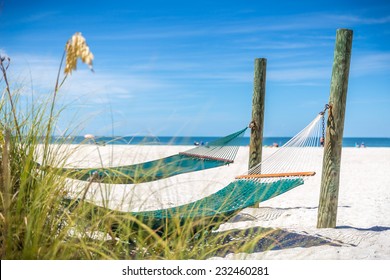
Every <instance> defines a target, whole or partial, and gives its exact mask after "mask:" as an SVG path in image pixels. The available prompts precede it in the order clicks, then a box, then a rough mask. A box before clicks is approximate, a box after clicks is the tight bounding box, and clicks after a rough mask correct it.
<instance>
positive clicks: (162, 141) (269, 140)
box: [57, 136, 390, 147]
mask: <svg viewBox="0 0 390 280" xmlns="http://www.w3.org/2000/svg"><path fill="white" fill-rule="evenodd" d="M218 138H219V137H201V136H196V137H195V136H192V137H173V136H172V137H170V136H159V137H157V136H153V137H151V136H134V137H132V136H126V137H107V136H101V137H95V141H96V143H98V144H101V145H104V144H111V145H112V144H114V145H186V146H188V145H195V144H197V145H199V144H203V143H204V144H206V143H210V142H212V141H214V140H216V139H218ZM57 139H59V137H57ZM290 139H291V137H264V138H263V146H272V145H273V144H274V143H277V144H278V145H279V146H282V145H284V144H285V143H286V142H287V141H288V140H290ZM88 141H89V142H91V141H92V140H86V139H85V138H84V137H83V136H76V137H74V138H72V139H70V142H71V143H73V144H79V143H88ZM237 144H238V145H239V146H248V145H249V137H242V138H240V139H238V141H237ZM360 146H364V147H390V138H377V137H345V138H343V147H360Z"/></svg>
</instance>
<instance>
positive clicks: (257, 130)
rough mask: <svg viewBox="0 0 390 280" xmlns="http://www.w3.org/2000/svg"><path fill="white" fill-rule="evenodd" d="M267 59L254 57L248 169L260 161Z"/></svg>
mask: <svg viewBox="0 0 390 280" xmlns="http://www.w3.org/2000/svg"><path fill="white" fill-rule="evenodd" d="M266 67H267V59H265V58H256V59H255V75H254V84H253V99H252V121H251V123H250V125H249V126H250V128H251V137H250V143H249V164H248V166H249V169H250V168H252V167H254V166H255V165H256V164H258V163H260V162H261V157H262V146H263V126H264V103H265V77H266Z"/></svg>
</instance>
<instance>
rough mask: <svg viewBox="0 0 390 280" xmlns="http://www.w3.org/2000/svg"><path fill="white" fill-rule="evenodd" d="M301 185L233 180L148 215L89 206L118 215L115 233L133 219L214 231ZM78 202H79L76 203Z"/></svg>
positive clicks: (159, 225) (295, 181) (150, 224)
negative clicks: (229, 220) (243, 211)
mask: <svg viewBox="0 0 390 280" xmlns="http://www.w3.org/2000/svg"><path fill="white" fill-rule="evenodd" d="M303 183H304V180H303V179H302V178H288V179H278V180H276V181H273V182H261V181H257V180H246V179H244V180H235V181H233V182H231V183H230V184H228V185H227V186H226V187H224V188H223V189H221V190H219V191H218V192H216V193H213V194H211V195H209V196H207V197H204V198H202V199H199V200H197V201H194V202H191V203H188V204H184V205H180V206H176V207H171V208H166V209H158V210H150V211H139V212H120V211H114V210H109V209H107V208H103V207H100V206H96V205H93V204H92V205H93V209H94V213H95V214H99V215H104V213H108V212H110V213H113V212H114V213H117V214H119V215H117V216H116V217H122V218H123V219H120V220H122V221H121V222H120V220H118V219H117V220H116V221H115V222H113V223H111V225H110V226H111V229H112V230H113V231H114V232H116V231H120V228H123V227H124V228H127V227H129V226H130V227H132V228H137V227H138V225H137V223H134V218H135V219H137V220H138V221H140V222H142V223H143V224H145V225H147V226H148V227H150V228H151V229H153V230H156V231H157V232H160V231H164V227H165V226H166V225H167V223H169V221H170V220H172V219H177V220H178V221H179V222H180V224H181V225H182V224H185V223H188V221H191V226H192V227H193V228H194V229H195V228H197V227H200V228H205V227H207V228H215V227H216V226H218V225H220V224H221V223H223V222H225V221H227V220H228V219H230V218H231V217H233V216H234V215H235V214H237V213H238V212H239V211H241V210H243V209H245V208H247V207H250V206H253V205H255V204H257V203H260V202H262V201H266V200H268V199H271V198H273V197H276V196H278V195H281V194H283V193H285V192H287V191H289V190H291V189H294V188H296V187H298V186H300V185H302V184H303ZM71 201H72V200H71V199H66V202H67V203H71ZM78 202H79V200H77V203H78ZM84 203H87V202H84ZM87 204H90V203H87ZM126 217H127V218H126ZM130 217H132V218H130Z"/></svg>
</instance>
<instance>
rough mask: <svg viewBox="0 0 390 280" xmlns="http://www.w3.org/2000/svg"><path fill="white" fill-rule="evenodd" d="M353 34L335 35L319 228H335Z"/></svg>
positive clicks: (348, 32)
mask: <svg viewBox="0 0 390 280" xmlns="http://www.w3.org/2000/svg"><path fill="white" fill-rule="evenodd" d="M352 35H353V32H352V30H348V29H338V30H337V32H336V44H335V49H334V59H333V70H332V81H331V86H330V97H329V113H328V120H327V129H326V136H325V147H324V158H323V163H322V178H321V193H320V202H319V207H318V218H317V228H334V227H336V218H337V207H338V195H339V183H340V162H341V150H342V140H343V132H344V116H345V106H346V101H347V90H348V76H349V65H350V61H351V49H352Z"/></svg>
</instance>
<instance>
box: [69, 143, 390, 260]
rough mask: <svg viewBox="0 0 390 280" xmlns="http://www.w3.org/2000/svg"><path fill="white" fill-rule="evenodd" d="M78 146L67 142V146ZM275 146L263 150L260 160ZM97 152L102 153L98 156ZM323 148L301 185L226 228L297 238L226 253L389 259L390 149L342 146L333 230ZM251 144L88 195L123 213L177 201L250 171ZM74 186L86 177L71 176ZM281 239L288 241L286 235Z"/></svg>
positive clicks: (159, 149)
mask: <svg viewBox="0 0 390 280" xmlns="http://www.w3.org/2000/svg"><path fill="white" fill-rule="evenodd" d="M75 147H76V146H73V145H69V146H68V148H69V149H70V150H72V149H75ZM186 149H188V147H183V146H121V145H115V146H104V147H102V146H100V147H97V146H93V145H81V146H79V147H78V148H77V152H76V153H74V154H73V155H72V156H71V157H69V159H68V165H69V166H77V167H87V166H88V167H99V166H101V165H102V163H103V165H104V166H115V165H125V164H133V163H137V162H143V161H147V160H153V159H157V158H161V157H165V156H169V155H173V154H175V153H177V152H180V151H184V150H186ZM275 150H276V149H274V148H265V149H264V150H263V158H266V157H268V156H269V155H270V154H271V153H272V152H274V151H275ZM99 154H100V155H99ZM321 163H322V154H321V153H320V152H318V154H317V155H316V166H315V167H314V168H315V171H317V175H316V176H315V177H313V178H312V179H310V180H309V181H307V182H306V183H305V184H304V185H303V186H300V187H298V188H296V189H294V190H291V191H289V192H287V193H285V194H283V195H281V196H278V197H276V198H273V199H271V200H269V201H265V202H263V203H261V204H260V207H259V208H248V209H245V210H243V211H242V213H246V214H250V215H251V216H252V218H251V219H249V220H248V218H247V215H244V214H242V215H239V216H238V217H236V218H235V219H233V220H232V222H229V223H226V224H224V225H222V226H221V228H220V230H225V229H245V228H249V227H267V228H268V227H270V228H275V229H277V230H280V231H281V232H283V233H284V234H286V233H287V234H289V236H290V237H292V238H293V239H292V240H290V241H289V242H288V243H287V244H286V245H285V246H281V248H279V249H276V250H270V251H265V252H263V250H261V249H259V250H257V251H256V250H255V251H256V252H255V253H252V254H230V255H227V256H225V258H227V259H277V260H280V259H333V260H334V259H387V260H389V259H390V176H389V175H390V174H389V171H390V148H365V149H358V148H344V149H343V155H342V163H341V182H340V193H339V207H338V216H337V228H336V229H317V228H316V223H317V210H318V202H319V192H320V181H321ZM247 164H248V148H247V147H242V148H240V150H239V153H238V155H237V157H236V160H235V163H234V164H231V165H229V166H224V167H219V168H214V169H209V170H204V171H198V172H192V173H187V174H181V175H178V176H173V177H170V178H167V179H163V180H159V181H155V182H149V183H142V184H137V185H109V186H108V185H100V184H97V183H94V184H93V186H92V188H91V189H90V191H89V193H88V199H90V200H92V201H94V202H96V203H98V204H102V203H103V200H105V201H108V202H109V207H110V208H115V209H119V210H122V211H137V210H141V209H142V210H146V209H159V208H161V207H170V206H173V205H180V204H184V203H188V202H191V201H194V200H197V199H200V198H202V197H204V196H206V195H209V194H211V193H214V192H216V191H217V190H219V189H221V188H223V187H224V186H226V185H227V184H228V183H229V182H231V181H232V180H233V179H234V176H236V175H239V174H243V173H244V172H245V171H246V170H247ZM69 182H70V184H71V185H72V187H73V190H80V189H82V188H83V187H84V186H85V185H86V183H85V182H80V181H73V180H70V181H69ZM282 242H283V240H282Z"/></svg>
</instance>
